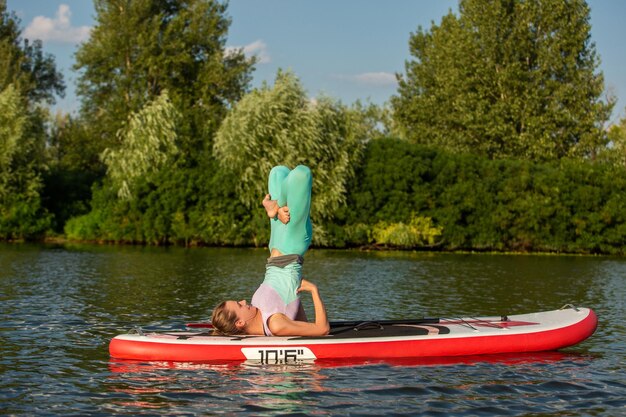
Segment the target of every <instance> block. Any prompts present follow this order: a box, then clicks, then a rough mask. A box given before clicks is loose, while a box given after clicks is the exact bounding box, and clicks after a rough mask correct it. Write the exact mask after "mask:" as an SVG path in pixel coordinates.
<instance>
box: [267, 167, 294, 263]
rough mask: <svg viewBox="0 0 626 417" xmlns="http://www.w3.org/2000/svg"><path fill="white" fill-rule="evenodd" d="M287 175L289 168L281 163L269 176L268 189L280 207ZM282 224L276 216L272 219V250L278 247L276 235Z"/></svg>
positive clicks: (270, 246) (271, 197) (272, 198)
mask: <svg viewBox="0 0 626 417" xmlns="http://www.w3.org/2000/svg"><path fill="white" fill-rule="evenodd" d="M287 175H289V168H287V167H286V166H282V165H281V166H275V167H274V168H272V170H271V171H270V175H269V176H268V178H267V189H268V191H269V194H270V199H271V200H276V201H278V202H279V204H278V205H279V207H280V206H281V204H280V201H281V200H283V197H282V185H283V182H284V181H285V178H287ZM283 205H284V204H283ZM281 225H283V224H282V223H281V222H280V220H278V219H277V218H275V217H274V218H271V219H270V245H269V248H270V252H271V251H272V248H274V247H276V246H275V244H276V242H275V240H276V239H275V237H276V236H277V235H279V234H280V233H279V231H278V230H277V229H278V228H281V227H280V226H281Z"/></svg>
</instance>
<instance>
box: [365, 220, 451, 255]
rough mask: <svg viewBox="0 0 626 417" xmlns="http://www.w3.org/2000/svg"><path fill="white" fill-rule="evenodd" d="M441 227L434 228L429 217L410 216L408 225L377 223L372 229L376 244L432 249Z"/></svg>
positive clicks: (439, 234)
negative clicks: (427, 247)
mask: <svg viewBox="0 0 626 417" xmlns="http://www.w3.org/2000/svg"><path fill="white" fill-rule="evenodd" d="M441 231H442V228H441V227H435V226H434V225H433V221H432V219H431V218H430V217H421V216H411V219H410V221H409V222H408V223H403V222H400V223H387V222H378V223H377V224H376V225H374V227H373V231H372V234H373V237H374V240H375V241H376V243H379V244H382V245H389V246H393V247H399V248H410V249H411V248H419V247H424V246H429V247H432V246H434V245H435V244H436V243H437V239H438V238H439V237H440V236H441Z"/></svg>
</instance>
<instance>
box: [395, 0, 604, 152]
mask: <svg viewBox="0 0 626 417" xmlns="http://www.w3.org/2000/svg"><path fill="white" fill-rule="evenodd" d="M409 44H410V52H411V55H412V56H413V57H414V59H413V60H411V61H408V62H407V63H406V74H405V75H404V76H402V77H401V78H400V80H399V87H398V96H395V97H393V98H392V106H393V109H394V115H395V119H396V121H397V123H398V125H399V126H400V127H401V128H402V131H403V133H404V135H405V136H406V137H407V138H409V139H411V140H412V141H414V142H417V143H424V144H434V145H437V146H442V147H444V148H446V149H449V150H453V151H456V152H474V153H478V154H482V155H485V156H488V157H490V158H499V157H507V156H516V157H523V158H526V159H538V160H545V159H555V158H562V157H566V156H573V157H591V158H593V157H595V155H596V154H597V152H598V151H599V150H600V149H601V148H602V147H604V145H605V144H606V135H605V133H604V131H603V125H604V123H605V122H606V121H607V120H608V117H609V116H610V113H611V110H612V107H613V104H614V103H613V100H612V99H609V100H607V101H606V102H604V101H602V98H601V95H602V93H603V87H604V81H603V76H602V74H601V73H600V72H597V67H598V57H597V55H596V52H595V45H594V44H593V43H592V42H591V38H590V24H589V7H588V6H587V4H586V3H585V1H584V0H573V1H569V2H564V1H561V0H532V1H531V0H498V1H495V2H494V1H489V0H461V1H460V4H459V16H458V17H457V16H455V15H454V14H453V13H452V12H450V13H449V14H448V15H446V16H444V17H443V18H442V20H441V23H440V24H439V25H435V24H433V25H432V27H431V29H430V30H429V31H425V30H423V29H422V28H421V27H420V28H418V30H417V32H416V33H414V34H412V35H411V38H410V42H409Z"/></svg>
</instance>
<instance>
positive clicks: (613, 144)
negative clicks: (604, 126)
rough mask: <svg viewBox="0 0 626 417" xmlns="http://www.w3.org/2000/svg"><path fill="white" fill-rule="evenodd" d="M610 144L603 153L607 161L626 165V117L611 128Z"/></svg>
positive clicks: (602, 156) (609, 134)
mask: <svg viewBox="0 0 626 417" xmlns="http://www.w3.org/2000/svg"><path fill="white" fill-rule="evenodd" d="M608 136H609V141H610V144H609V146H608V147H607V148H606V150H605V151H604V153H603V154H602V155H601V158H602V159H604V160H605V161H607V162H609V163H611V164H615V165H619V166H622V167H626V117H624V118H622V119H621V120H620V122H619V124H617V125H613V126H611V128H610V129H609V133H608Z"/></svg>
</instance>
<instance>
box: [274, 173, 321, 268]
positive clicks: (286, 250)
mask: <svg viewBox="0 0 626 417" xmlns="http://www.w3.org/2000/svg"><path fill="white" fill-rule="evenodd" d="M312 185H313V177H312V176H311V170H310V169H309V168H308V167H306V166H304V165H298V166H297V167H295V168H294V169H293V170H292V171H291V172H289V174H288V175H287V177H286V178H285V179H284V180H283V182H282V184H281V191H280V195H279V197H278V205H279V206H280V207H282V206H284V205H287V207H289V216H290V220H289V223H287V224H282V223H279V224H278V225H277V226H279V227H277V228H276V230H274V229H272V232H276V236H275V237H274V243H275V246H274V247H275V248H276V249H278V250H279V251H280V252H282V253H283V254H284V255H289V254H298V255H301V256H302V255H304V253H305V252H306V250H307V249H308V247H309V244H310V243H311V237H312V234H313V233H312V232H313V231H312V227H311V218H310V212H311V187H312ZM272 196H273V195H272ZM270 248H271V246H270Z"/></svg>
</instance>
